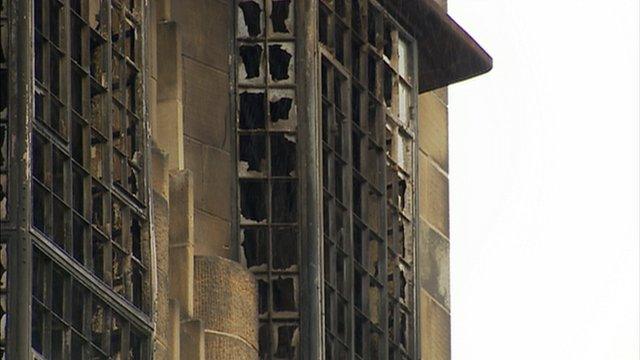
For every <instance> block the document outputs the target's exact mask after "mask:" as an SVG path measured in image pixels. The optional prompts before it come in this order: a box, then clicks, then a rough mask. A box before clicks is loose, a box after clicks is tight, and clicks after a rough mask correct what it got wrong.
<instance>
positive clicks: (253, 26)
mask: <svg viewBox="0 0 640 360" xmlns="http://www.w3.org/2000/svg"><path fill="white" fill-rule="evenodd" d="M261 3H262V2H261V1H254V0H240V1H239V4H238V7H239V8H240V10H241V11H239V12H238V36H240V37H243V36H247V35H248V36H252V37H255V36H260V35H261V34H262V7H261Z"/></svg>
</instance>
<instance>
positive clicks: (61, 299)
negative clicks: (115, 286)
mask: <svg viewBox="0 0 640 360" xmlns="http://www.w3.org/2000/svg"><path fill="white" fill-rule="evenodd" d="M32 281H33V286H32V308H33V312H32V318H31V329H32V330H31V341H32V348H33V350H34V351H35V352H37V353H38V354H39V355H40V356H42V357H43V358H45V359H51V360H56V359H131V360H133V359H143V358H144V357H143V354H144V353H145V352H146V350H145V349H146V347H147V346H148V343H147V341H146V340H145V339H144V335H143V334H142V331H140V330H138V329H136V328H135V326H133V325H132V324H131V323H130V322H128V321H126V320H125V319H124V318H123V317H122V316H120V315H118V314H117V313H116V312H115V311H114V310H113V309H111V308H110V307H109V306H108V305H107V304H106V303H104V302H103V301H101V300H100V299H98V298H97V297H96V296H93V295H92V294H91V292H90V291H89V290H87V289H86V288H85V287H84V286H83V285H82V284H80V283H79V282H78V281H77V280H76V279H74V278H73V277H72V276H70V275H69V273H68V272H66V271H64V270H63V269H62V268H60V267H59V266H57V265H56V264H55V263H54V262H53V261H52V260H51V259H49V258H47V257H46V256H45V255H44V254H42V253H41V252H39V251H38V250H37V249H34V252H33V272H32Z"/></svg>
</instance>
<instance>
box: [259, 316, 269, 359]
mask: <svg viewBox="0 0 640 360" xmlns="http://www.w3.org/2000/svg"><path fill="white" fill-rule="evenodd" d="M270 327H271V325H270V324H264V323H263V324H260V329H259V330H258V347H259V352H260V359H267V358H268V357H269V355H270V354H271V332H270V331H269V328H270Z"/></svg>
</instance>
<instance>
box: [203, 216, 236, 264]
mask: <svg viewBox="0 0 640 360" xmlns="http://www.w3.org/2000/svg"><path fill="white" fill-rule="evenodd" d="M195 215H196V218H195V226H196V229H195V238H196V244H195V246H196V247H195V254H196V255H201V256H214V255H217V256H222V257H224V258H227V259H229V258H231V256H232V249H231V223H230V222H229V221H227V220H222V219H220V218H218V217H215V216H212V215H209V214H207V213H206V212H204V211H201V210H197V209H196V212H195Z"/></svg>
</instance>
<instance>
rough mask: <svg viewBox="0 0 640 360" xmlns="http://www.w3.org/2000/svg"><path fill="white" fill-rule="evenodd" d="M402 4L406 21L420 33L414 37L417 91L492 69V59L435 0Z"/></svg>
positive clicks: (441, 85)
mask: <svg viewBox="0 0 640 360" xmlns="http://www.w3.org/2000/svg"><path fill="white" fill-rule="evenodd" d="M404 3H405V4H407V5H406V6H403V9H402V10H404V11H402V12H403V13H404V15H405V16H407V17H409V18H411V17H414V19H413V20H412V23H413V24H415V25H416V27H417V29H418V31H419V32H420V34H419V35H417V42H418V69H419V74H418V80H419V83H420V86H419V90H420V92H425V91H429V90H434V89H437V88H441V87H444V86H447V85H451V84H453V83H456V82H460V81H463V80H467V79H470V78H472V77H475V76H478V75H482V74H484V73H486V72H488V71H490V70H491V68H492V67H493V59H492V58H491V56H490V55H489V54H488V53H487V52H486V51H485V50H484V49H483V48H482V47H481V46H480V45H479V44H478V43H477V42H476V41H475V40H474V39H473V38H472V37H471V35H469V34H468V33H467V32H466V31H465V30H464V29H463V28H462V27H461V26H460V25H458V23H457V22H456V21H455V20H453V19H452V18H451V17H450V16H449V15H448V14H447V13H446V11H445V10H444V9H443V8H442V7H441V6H440V5H438V4H437V3H435V1H434V0H418V1H413V2H408V1H407V2H404ZM412 3H413V5H410V4H412ZM415 6H417V8H415Z"/></svg>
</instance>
